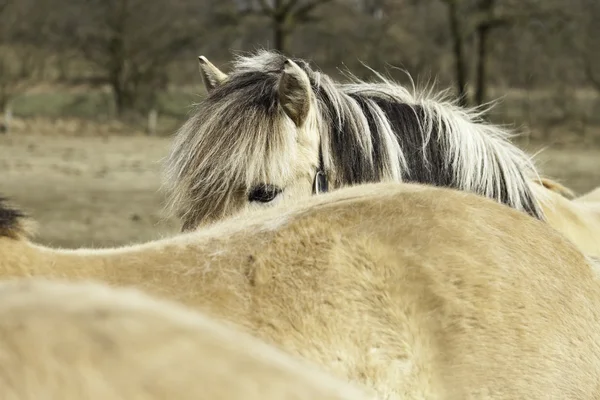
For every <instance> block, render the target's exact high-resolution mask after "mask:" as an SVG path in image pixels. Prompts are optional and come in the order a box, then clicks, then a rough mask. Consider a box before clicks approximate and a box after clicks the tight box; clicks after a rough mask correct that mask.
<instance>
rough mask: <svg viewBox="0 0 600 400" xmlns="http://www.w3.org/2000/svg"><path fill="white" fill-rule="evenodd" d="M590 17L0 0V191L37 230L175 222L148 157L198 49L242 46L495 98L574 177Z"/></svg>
mask: <svg viewBox="0 0 600 400" xmlns="http://www.w3.org/2000/svg"><path fill="white" fill-rule="evenodd" d="M599 20H600V1H598V0H0V112H1V114H0V168H1V173H0V194H2V195H4V196H7V197H9V198H10V199H12V200H13V201H14V202H15V203H17V204H19V205H20V206H22V207H23V208H24V209H25V210H26V211H28V212H29V213H30V214H31V215H32V216H33V217H34V218H35V219H36V220H37V221H39V225H40V228H39V234H38V236H37V238H36V241H38V242H41V243H45V244H50V245H53V246H64V247H77V246H91V247H104V246H111V245H118V244H125V243H131V242H140V241H143V240H149V239H153V238H157V237H160V236H162V235H168V234H171V233H173V232H176V231H178V229H179V223H178V221H176V220H174V219H172V218H168V217H167V216H166V214H165V213H164V212H163V205H164V203H163V200H164V194H163V193H162V192H161V191H160V168H161V162H162V159H163V157H165V156H166V155H167V152H168V149H169V145H170V142H171V136H172V134H173V133H174V132H175V131H176V130H177V128H178V127H179V126H180V125H181V124H182V123H183V121H185V119H186V118H187V117H188V116H189V114H188V113H189V112H190V110H191V105H192V103H194V102H197V101H198V100H199V99H201V98H202V96H204V95H205V91H204V88H203V86H202V82H201V77H200V74H199V72H198V63H197V56H198V55H205V56H207V57H208V58H209V59H210V60H211V61H212V62H213V63H214V64H216V65H217V66H219V67H220V68H222V69H223V70H225V71H227V70H228V67H229V62H230V61H231V59H232V56H233V55H234V54H235V53H239V52H248V51H252V50H256V49H259V48H269V49H277V50H279V51H281V52H284V53H285V54H288V55H290V56H296V57H302V58H306V59H309V60H311V61H312V62H314V64H316V65H317V66H318V67H320V68H321V69H322V70H324V71H325V72H326V73H328V74H330V75H332V76H333V77H334V78H336V79H343V77H342V74H341V72H343V71H345V70H346V71H351V72H352V73H353V74H354V75H356V76H358V77H360V78H363V79H370V78H372V77H373V73H372V72H371V71H370V70H369V69H368V68H366V67H365V66H364V64H366V65H368V66H369V67H371V68H373V69H375V70H377V71H379V72H381V73H383V74H384V75H387V76H389V77H391V78H393V79H394V80H396V81H398V82H400V83H402V84H410V80H409V78H408V75H407V72H408V73H409V74H410V76H411V77H412V78H413V79H414V80H415V81H416V82H417V83H418V84H421V85H423V84H429V85H434V87H435V89H436V90H444V89H450V90H451V91H452V93H454V95H456V96H457V98H458V99H459V100H460V101H461V102H462V103H463V104H464V105H469V106H473V105H478V104H483V103H486V102H489V101H498V104H497V105H496V106H495V107H494V108H493V110H492V111H491V112H490V113H489V116H488V118H489V119H490V120H492V121H493V122H496V123H501V124H506V125H509V126H511V127H515V128H519V129H520V130H521V131H522V132H523V134H522V135H521V136H520V137H518V138H516V139H515V140H516V142H517V143H518V144H519V146H521V147H523V148H524V149H526V150H527V151H528V152H530V153H531V154H537V155H536V159H537V164H538V165H539V166H540V168H541V170H542V171H543V172H544V173H545V174H546V175H548V176H550V177H553V178H556V179H557V180H559V181H560V182H562V183H563V184H566V185H567V186H569V187H570V188H572V189H574V190H575V191H576V192H578V193H584V192H586V191H588V190H590V189H592V188H594V187H596V186H599V185H600V24H598V23H597V21H599Z"/></svg>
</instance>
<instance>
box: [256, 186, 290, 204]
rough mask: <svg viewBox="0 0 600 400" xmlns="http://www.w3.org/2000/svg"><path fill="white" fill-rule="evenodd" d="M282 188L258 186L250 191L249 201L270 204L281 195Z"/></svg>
mask: <svg viewBox="0 0 600 400" xmlns="http://www.w3.org/2000/svg"><path fill="white" fill-rule="evenodd" d="M281 192H282V190H281V188H278V187H277V186H274V185H267V184H262V185H257V186H254V187H253V188H252V190H250V193H249V194H248V201H250V202H252V201H257V202H259V203H268V202H270V201H272V200H273V199H274V198H275V197H277V195H278V194H279V193H281Z"/></svg>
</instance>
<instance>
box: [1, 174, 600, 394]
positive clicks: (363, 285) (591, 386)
mask: <svg viewBox="0 0 600 400" xmlns="http://www.w3.org/2000/svg"><path fill="white" fill-rule="evenodd" d="M301 203H302V204H298V205H297V206H295V207H293V208H288V209H286V208H280V209H277V208H273V209H271V210H269V211H265V212H261V213H251V214H248V215H247V216H246V217H245V218H242V217H239V218H237V219H232V220H228V221H223V222H221V223H218V224H215V225H213V226H211V227H209V228H207V229H205V230H202V231H198V232H192V233H188V234H185V235H181V236H177V237H174V238H171V239H165V240H160V241H156V242H153V243H147V244H142V245H137V246H131V247H124V248H120V249H110V250H103V251H91V250H75V251H67V250H53V249H49V248H43V247H40V246H36V245H33V244H31V243H30V242H28V241H26V240H15V239H10V238H4V239H3V240H2V241H1V242H0V251H1V254H2V257H1V258H0V272H1V273H2V276H4V277H17V276H45V277H61V278H68V279H72V280H73V279H74V280H77V279H95V280H99V281H103V282H107V283H109V284H114V285H132V286H137V287H140V288H143V289H145V290H147V291H149V292H151V293H153V294H155V295H159V296H161V297H166V298H170V299H173V300H177V301H180V302H182V303H184V304H187V305H189V306H192V307H195V308H197V309H200V310H202V311H203V312H205V313H207V314H208V315H210V316H212V317H215V318H218V319H222V320H226V321H229V322H231V323H234V324H236V325H237V326H240V327H242V328H243V329H244V330H246V331H248V332H250V333H251V334H253V335H254V336H257V337H259V338H262V339H264V340H265V341H266V342H268V343H271V344H274V345H275V346H277V347H279V348H282V349H284V350H285V351H287V352H288V353H291V354H293V355H297V356H301V357H304V358H306V359H308V360H310V361H313V362H316V363H317V364H319V365H321V366H323V367H324V368H325V369H326V370H328V371H330V372H331V373H333V374H334V375H336V376H338V377H341V378H344V379H348V380H351V381H355V382H359V383H363V384H365V385H367V386H370V387H372V388H374V389H375V390H376V391H377V393H378V396H379V398H382V399H424V398H427V399H465V398H470V399H475V398H476V399H516V398H527V399H548V398H556V399H559V398H561V399H562V398H577V399H600V381H599V377H600V329H599V328H600V286H599V284H598V275H597V270H595V269H594V268H595V267H594V266H592V264H591V263H590V262H589V260H587V259H586V258H585V257H584V256H583V255H582V254H581V252H579V251H578V250H577V249H576V248H575V247H574V246H573V245H572V244H571V243H569V242H568V241H567V240H565V239H564V238H563V237H562V236H561V235H559V234H558V233H557V232H555V231H554V230H553V229H552V228H550V227H549V226H548V225H547V224H545V223H543V222H541V221H538V220H536V219H534V218H531V217H530V216H528V215H526V214H525V213H523V212H519V211H516V210H514V209H510V208H509V207H506V206H504V205H501V204H498V203H496V202H494V201H492V200H489V199H486V198H484V197H480V196H477V195H473V194H469V193H465V192H458V191H453V190H448V189H438V188H432V187H425V186H416V185H403V184H397V183H391V184H371V185H363V186H357V187H353V188H347V189H340V190H338V191H335V192H332V193H329V194H325V195H322V196H314V197H313V198H310V199H308V200H306V201H304V202H301Z"/></svg>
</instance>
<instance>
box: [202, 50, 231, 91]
mask: <svg viewBox="0 0 600 400" xmlns="http://www.w3.org/2000/svg"><path fill="white" fill-rule="evenodd" d="M198 63H199V68H200V74H202V81H203V82H204V86H206V90H207V91H208V92H210V91H211V90H213V89H214V88H216V87H217V86H219V85H221V84H222V83H223V82H225V81H226V80H227V78H228V76H227V74H225V73H224V72H222V71H221V70H220V69H219V68H217V67H215V66H214V64H213V63H211V62H210V61H208V59H207V58H206V57H204V56H199V57H198Z"/></svg>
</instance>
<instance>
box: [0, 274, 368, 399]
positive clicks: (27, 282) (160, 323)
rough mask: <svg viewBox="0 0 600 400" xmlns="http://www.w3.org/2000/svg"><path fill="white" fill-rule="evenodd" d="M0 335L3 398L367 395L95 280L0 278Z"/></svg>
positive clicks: (237, 335) (196, 318) (255, 343)
mask: <svg viewBox="0 0 600 400" xmlns="http://www.w3.org/2000/svg"><path fill="white" fill-rule="evenodd" d="M0 335H1V337H2V340H0V393H2V396H1V398H2V399H3V400H42V399H44V400H83V399H85V400H188V399H189V400H192V399H194V400H200V399H211V400H218V399H222V400H235V399H239V400H275V399H277V400H284V399H285V400H290V399H297V400H301V399H305V400H313V399H331V400H333V399H336V400H341V399H347V400H352V399H355V400H359V399H362V400H366V399H369V398H372V397H368V396H367V395H366V393H363V392H361V391H360V390H359V389H358V388H355V387H353V386H351V385H349V384H346V383H344V382H342V381H338V380H337V379H335V378H333V377H332V376H329V375H327V374H326V373H323V372H321V371H318V369H317V368H314V367H312V366H309V365H308V364H306V363H304V362H300V361H297V360H294V359H293V358H292V357H290V356H288V355H286V354H285V353H283V352H281V351H278V350H276V349H275V348H273V347H272V346H269V345H266V344H264V343H261V341H259V340H257V339H255V338H253V337H251V336H249V335H246V334H243V333H241V332H239V331H238V330H234V329H232V328H231V327H227V326H224V325H223V324H222V323H219V322H217V321H214V320H213V319H211V318H208V317H206V316H204V315H202V314H200V313H196V312H192V311H191V310H188V309H186V308H184V307H182V306H180V305H176V304H173V303H171V302H167V301H158V300H156V299H154V298H152V297H150V296H148V295H146V294H144V293H142V292H140V291H138V290H132V289H115V288H110V287H108V286H105V285H101V284H98V283H67V282H60V281H46V280H42V279H20V280H14V281H5V282H1V283H0ZM365 392H366V391H365Z"/></svg>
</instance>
